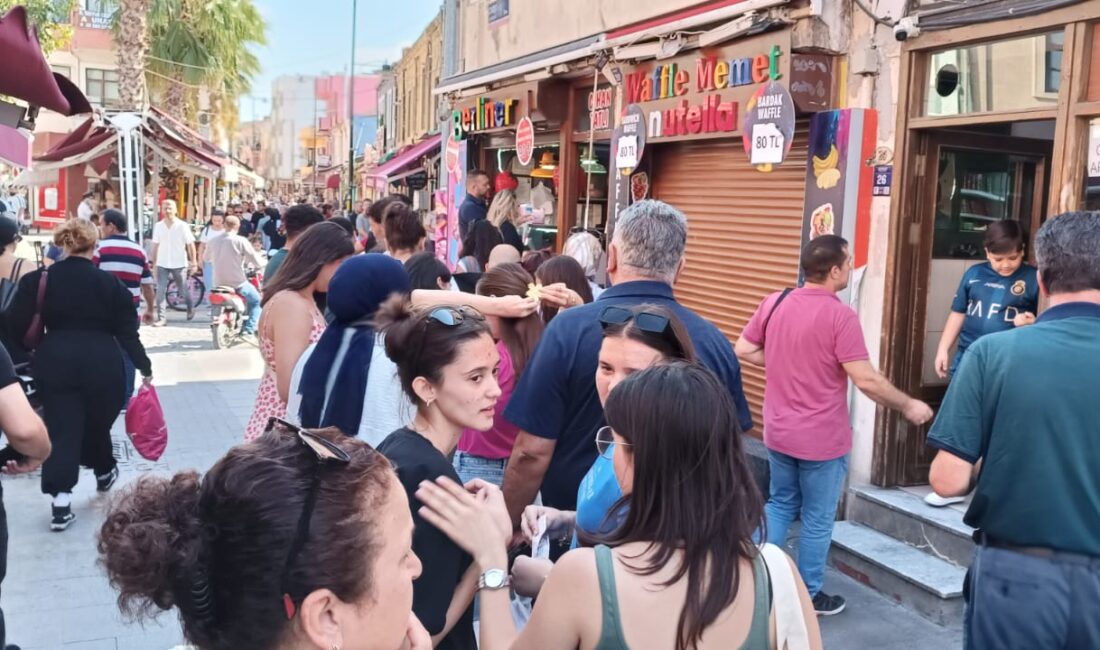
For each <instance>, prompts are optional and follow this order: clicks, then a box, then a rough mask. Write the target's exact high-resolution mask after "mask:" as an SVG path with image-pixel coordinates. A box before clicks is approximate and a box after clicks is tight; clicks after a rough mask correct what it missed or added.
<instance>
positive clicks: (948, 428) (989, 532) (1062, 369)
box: [928, 212, 1100, 650]
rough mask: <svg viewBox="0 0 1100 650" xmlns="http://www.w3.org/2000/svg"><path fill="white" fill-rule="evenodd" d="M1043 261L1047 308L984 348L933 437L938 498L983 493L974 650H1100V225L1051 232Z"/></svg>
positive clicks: (968, 622)
mask: <svg viewBox="0 0 1100 650" xmlns="http://www.w3.org/2000/svg"><path fill="white" fill-rule="evenodd" d="M1035 254H1036V257H1037V258H1038V261H1039V286H1040V288H1041V289H1042V291H1043V293H1044V294H1045V295H1047V296H1049V298H1050V307H1049V308H1048V309H1047V311H1046V312H1044V313H1043V314H1042V315H1041V316H1039V318H1038V320H1037V321H1036V323H1035V324H1034V325H1032V326H1031V327H1025V328H1017V329H1013V330H1009V331H1006V332H998V333H994V334H989V335H986V336H983V337H982V338H980V339H978V340H977V341H975V342H974V344H973V345H972V346H971V347H970V349H969V350H968V351H967V353H966V356H965V357H964V358H963V360H962V363H960V364H959V368H958V373H957V374H956V375H955V377H954V378H953V379H952V381H951V385H950V387H949V388H948V390H947V397H946V398H945V400H944V403H943V407H942V408H941V409H940V413H939V416H938V417H937V418H936V422H935V424H934V425H933V426H932V430H931V431H930V432H929V434H928V444H929V445H931V446H933V447H935V448H937V449H939V452H938V453H937V454H936V457H935V459H934V460H933V462H932V468H931V471H930V473H929V482H930V483H931V484H932V488H933V489H935V491H936V493H937V494H940V495H943V496H956V495H959V496H961V495H964V494H966V493H967V492H968V491H969V490H970V489H971V487H975V491H974V500H973V502H972V503H971V505H970V509H969V510H968V511H967V513H966V517H965V519H964V521H965V522H966V523H967V524H969V525H971V526H973V527H974V528H976V529H977V532H976V533H975V539H976V541H977V542H978V547H977V549H976V551H975V553H974V560H973V562H972V563H971V566H970V571H969V573H968V574H967V581H966V587H965V589H964V596H965V597H966V601H967V609H966V619H965V622H964V627H965V630H966V638H967V644H966V647H967V648H999V649H1004V650H1012V649H1014V648H1020V649H1021V650H1022V649H1024V648H1029V649H1030V648H1100V471H1098V470H1097V459H1100V410H1098V408H1097V396H1098V395H1100V388H1098V387H1100V213H1097V212H1073V213H1067V214H1063V215H1061V216H1058V217H1055V218H1053V219H1050V220H1048V221H1047V222H1046V223H1045V224H1044V225H1043V227H1042V228H1041V229H1040V230H1039V232H1038V234H1037V235H1036V237H1035ZM978 461H981V466H980V467H981V469H980V471H979V472H978V474H977V484H976V486H973V485H972V483H973V481H974V479H973V474H974V467H975V465H976V464H977V463H978Z"/></svg>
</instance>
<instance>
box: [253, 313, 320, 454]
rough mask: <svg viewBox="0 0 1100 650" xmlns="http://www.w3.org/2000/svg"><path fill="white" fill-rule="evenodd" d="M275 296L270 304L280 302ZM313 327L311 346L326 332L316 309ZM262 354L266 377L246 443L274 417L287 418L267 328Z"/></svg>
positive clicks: (256, 436)
mask: <svg viewBox="0 0 1100 650" xmlns="http://www.w3.org/2000/svg"><path fill="white" fill-rule="evenodd" d="M280 297H281V296H278V295H277V296H275V297H274V298H272V299H271V301H269V304H270V302H274V301H276V300H278V299H279V298H280ZM311 311H312V315H313V327H312V328H311V329H310V331H309V342H310V344H313V343H316V342H317V339H319V338H321V334H324V332H325V319H324V317H323V316H322V315H321V312H319V311H318V310H317V308H316V307H313V308H312V310H311ZM260 353H261V354H262V355H263V358H264V376H263V378H262V379H260V388H259V390H257V392H256V405H255V406H253V407H252V417H251V418H250V419H249V420H248V427H246V428H245V432H244V439H245V441H246V442H249V441H252V440H255V439H256V438H258V437H260V436H261V435H262V434H263V432H264V429H265V428H266V427H267V421H268V419H270V418H271V417H272V416H274V417H280V418H281V417H285V416H286V402H284V401H283V400H281V399H280V398H279V387H278V383H277V382H276V379H275V342H274V341H273V340H272V339H271V338H270V337H269V336H268V335H267V330H266V328H261V329H260Z"/></svg>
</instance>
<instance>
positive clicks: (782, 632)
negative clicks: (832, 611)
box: [760, 544, 810, 650]
mask: <svg viewBox="0 0 1100 650" xmlns="http://www.w3.org/2000/svg"><path fill="white" fill-rule="evenodd" d="M760 554H761V555H762V556H763V558H764V564H765V565H767V568H768V573H769V574H770V575H771V586H772V607H773V609H774V610H775V647H776V648H778V650H809V648H810V637H809V633H808V632H807V631H806V619H805V617H804V615H803V613H802V600H801V599H800V598H799V597H798V587H797V583H796V582H795V577H794V572H792V571H791V564H790V562H789V561H788V560H787V554H786V553H784V552H783V551H782V550H781V549H780V548H779V547H778V546H775V545H774V544H764V545H762V546H761V547H760Z"/></svg>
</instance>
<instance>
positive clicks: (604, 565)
mask: <svg viewBox="0 0 1100 650" xmlns="http://www.w3.org/2000/svg"><path fill="white" fill-rule="evenodd" d="M596 571H597V572H598V574H599V578H600V599H601V601H602V603H603V623H602V626H601V629H600V640H599V642H598V643H597V644H596V650H630V648H629V646H627V645H626V635H625V634H623V622H622V619H621V618H620V616H619V595H618V591H617V590H616V588H615V559H614V558H613V557H612V555H611V549H610V548H608V547H606V546H603V545H600V546H597V547H596ZM752 582H753V585H754V587H755V595H754V597H753V605H752V625H751V626H750V627H749V636H748V637H747V638H746V639H745V642H744V643H742V644H741V650H770V648H771V641H770V639H769V638H768V634H769V623H768V617H769V616H770V614H771V582H770V580H769V578H768V570H767V567H766V566H765V565H764V557H763V556H762V555H760V554H759V553H758V554H757V555H756V557H755V558H753V560H752Z"/></svg>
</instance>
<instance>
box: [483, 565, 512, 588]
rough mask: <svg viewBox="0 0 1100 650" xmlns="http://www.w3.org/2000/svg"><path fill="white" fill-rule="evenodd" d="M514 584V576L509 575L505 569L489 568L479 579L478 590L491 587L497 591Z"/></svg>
mask: <svg viewBox="0 0 1100 650" xmlns="http://www.w3.org/2000/svg"><path fill="white" fill-rule="evenodd" d="M511 584H512V576H510V575H508V572H507V571H504V570H503V569H489V570H488V571H486V572H485V573H482V574H481V577H480V578H478V579H477V590H478V591H481V590H482V589H489V590H491V591H496V590H498V589H504V588H505V587H508V586H510V585H511Z"/></svg>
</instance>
